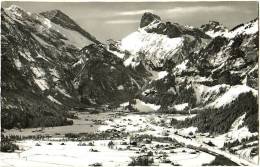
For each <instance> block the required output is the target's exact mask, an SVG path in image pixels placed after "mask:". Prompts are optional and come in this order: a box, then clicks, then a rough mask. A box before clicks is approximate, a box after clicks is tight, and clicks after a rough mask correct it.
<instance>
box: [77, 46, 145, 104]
mask: <svg viewBox="0 0 260 167" xmlns="http://www.w3.org/2000/svg"><path fill="white" fill-rule="evenodd" d="M73 68H74V71H77V74H76V78H75V80H74V85H75V87H76V88H77V89H78V91H79V98H80V100H81V102H82V103H84V104H88V105H110V106H118V105H119V104H121V103H122V102H124V101H129V100H131V99H133V98H134V97H135V95H136V93H137V92H138V91H139V89H140V88H141V86H142V85H143V84H144V82H145V78H146V74H145V73H143V74H139V73H137V71H136V70H133V69H128V68H126V67H125V66H124V65H123V61H122V59H120V58H118V57H117V56H115V55H113V54H112V53H111V52H109V51H107V50H106V48H104V47H103V46H102V45H96V44H93V45H89V46H86V47H84V48H83V49H82V50H81V59H80V60H79V61H78V62H77V63H75V64H74V65H73Z"/></svg>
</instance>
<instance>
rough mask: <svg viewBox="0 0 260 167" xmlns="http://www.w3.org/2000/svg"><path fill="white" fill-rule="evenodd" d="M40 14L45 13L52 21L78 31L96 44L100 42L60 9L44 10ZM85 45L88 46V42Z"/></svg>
mask: <svg viewBox="0 0 260 167" xmlns="http://www.w3.org/2000/svg"><path fill="white" fill-rule="evenodd" d="M40 14H41V15H43V16H44V17H45V18H48V19H49V20H50V21H51V22H53V23H55V24H57V25H60V26H62V27H63V28H66V29H71V30H76V31H78V32H79V33H80V34H82V35H83V36H84V37H86V38H87V39H89V40H90V41H93V42H94V43H96V44H99V43H100V42H99V41H98V40H97V39H96V38H95V37H94V36H93V35H91V34H90V33H88V32H86V31H85V30H84V29H82V28H81V27H80V26H79V25H78V24H77V23H75V21H74V20H72V19H71V18H70V17H69V16H67V15H66V14H64V13H63V12H61V11H60V10H51V11H46V12H42V13H40ZM84 45H85V46H86V45H87V44H84Z"/></svg>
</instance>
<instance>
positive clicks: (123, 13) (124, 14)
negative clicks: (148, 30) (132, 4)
mask: <svg viewBox="0 0 260 167" xmlns="http://www.w3.org/2000/svg"><path fill="white" fill-rule="evenodd" d="M145 12H154V10H151V9H143V10H130V11H124V12H118V13H117V14H118V15H121V16H133V15H142V14H144V13H145Z"/></svg>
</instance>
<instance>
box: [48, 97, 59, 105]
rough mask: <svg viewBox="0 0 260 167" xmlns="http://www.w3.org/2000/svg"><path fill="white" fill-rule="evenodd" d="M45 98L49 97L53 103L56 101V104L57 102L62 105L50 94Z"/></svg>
mask: <svg viewBox="0 0 260 167" xmlns="http://www.w3.org/2000/svg"><path fill="white" fill-rule="evenodd" d="M47 98H48V99H50V100H51V101H52V102H54V103H57V104H59V105H62V104H61V102H59V101H58V100H56V99H55V98H54V97H52V96H51V95H48V96H47Z"/></svg>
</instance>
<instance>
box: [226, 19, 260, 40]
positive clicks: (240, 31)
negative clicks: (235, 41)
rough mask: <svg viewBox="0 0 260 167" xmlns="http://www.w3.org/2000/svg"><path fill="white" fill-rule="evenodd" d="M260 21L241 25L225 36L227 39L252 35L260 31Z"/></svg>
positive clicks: (255, 20)
mask: <svg viewBox="0 0 260 167" xmlns="http://www.w3.org/2000/svg"><path fill="white" fill-rule="evenodd" d="M258 22H259V19H258V18H256V19H254V20H251V21H249V22H248V23H246V24H240V25H238V26H236V27H234V28H232V29H231V30H230V31H229V32H228V33H225V34H224V36H225V37H227V38H234V37H236V36H238V35H252V34H255V33H257V32H258V31H259V29H258V28H259V23H258Z"/></svg>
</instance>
